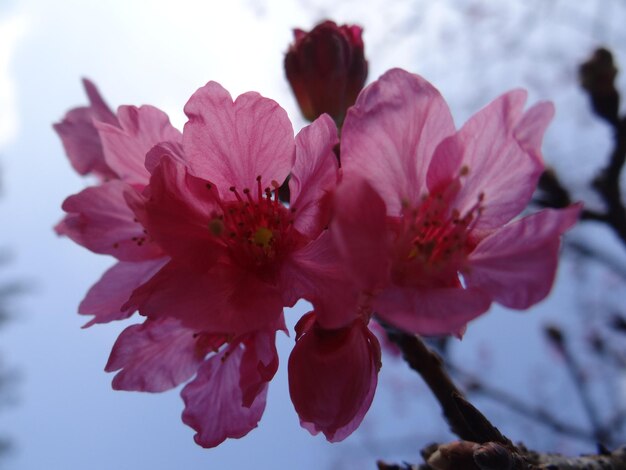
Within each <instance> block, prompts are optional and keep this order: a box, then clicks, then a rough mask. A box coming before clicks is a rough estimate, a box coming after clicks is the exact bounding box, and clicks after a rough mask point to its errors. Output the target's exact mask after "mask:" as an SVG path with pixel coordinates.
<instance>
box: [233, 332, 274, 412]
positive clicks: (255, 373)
mask: <svg viewBox="0 0 626 470" xmlns="http://www.w3.org/2000/svg"><path fill="white" fill-rule="evenodd" d="M245 345H246V349H245V352H244V353H243V357H242V358H241V371H240V373H241V379H240V381H239V386H240V387H241V391H242V404H243V406H248V407H250V406H252V405H253V403H254V400H256V397H257V396H258V395H259V394H260V393H262V392H263V390H264V388H265V387H266V386H267V383H268V382H269V381H270V380H272V378H273V377H274V374H276V370H278V352H277V351H276V331H275V330H273V329H270V330H267V331H259V332H258V333H255V334H253V335H250V337H249V338H247V339H246V340H245Z"/></svg>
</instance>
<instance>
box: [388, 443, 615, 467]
mask: <svg viewBox="0 0 626 470" xmlns="http://www.w3.org/2000/svg"><path fill="white" fill-rule="evenodd" d="M423 457H424V460H425V461H426V463H424V464H422V465H419V466H418V465H412V464H402V465H396V464H387V463H384V462H378V469H379V470H624V469H625V468H626V446H623V447H620V448H618V449H616V450H615V451H613V452H606V453H600V454H594V455H583V456H580V457H565V456H562V455H559V454H545V453H540V452H535V451H532V450H528V449H526V448H524V447H520V448H518V449H516V450H514V451H512V450H510V449H507V448H506V447H503V446H501V445H499V444H497V443H493V442H489V443H486V444H478V443H475V442H469V441H456V442H451V443H448V444H442V445H431V446H429V447H427V448H426V449H424V451H423Z"/></svg>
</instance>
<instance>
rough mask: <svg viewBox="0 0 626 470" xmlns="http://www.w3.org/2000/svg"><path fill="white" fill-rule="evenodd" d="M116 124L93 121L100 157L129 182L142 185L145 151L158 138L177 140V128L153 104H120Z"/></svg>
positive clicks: (180, 138)
mask: <svg viewBox="0 0 626 470" xmlns="http://www.w3.org/2000/svg"><path fill="white" fill-rule="evenodd" d="M117 116H118V119H119V125H120V127H117V126H111V125H109V124H103V123H97V124H96V127H97V128H98V131H99V133H100V138H101V139H102V147H103V149H104V158H105V159H106V162H107V164H108V165H109V166H110V167H111V168H112V169H113V170H114V171H115V172H116V173H117V174H118V176H119V178H120V179H121V180H123V181H125V182H127V183H129V184H134V185H146V184H147V183H148V179H149V177H150V174H149V173H148V171H147V170H146V168H145V163H144V162H145V159H146V153H147V152H148V150H150V149H151V148H152V147H154V146H155V145H156V144H158V143H160V142H167V141H171V142H174V143H177V142H180V141H181V140H182V136H181V133H180V131H178V130H177V129H176V128H174V127H173V126H172V125H171V124H170V120H169V118H168V117H167V114H165V113H164V112H163V111H161V110H159V109H157V108H155V107H153V106H142V107H140V108H136V107H135V106H120V107H119V109H118V111H117Z"/></svg>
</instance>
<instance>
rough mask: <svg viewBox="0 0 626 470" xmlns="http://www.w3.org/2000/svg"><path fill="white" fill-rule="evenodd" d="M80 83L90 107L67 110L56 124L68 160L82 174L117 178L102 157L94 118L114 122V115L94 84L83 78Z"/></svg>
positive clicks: (115, 122) (55, 128)
mask: <svg viewBox="0 0 626 470" xmlns="http://www.w3.org/2000/svg"><path fill="white" fill-rule="evenodd" d="M83 85H84V87H85V91H86V92H87V96H88V98H89V101H90V105H89V106H83V107H80V108H74V109H72V110H70V111H69V112H68V113H67V114H66V115H65V117H64V118H63V120H62V121H61V122H59V123H57V124H55V125H54V126H53V127H54V130H55V131H56V132H57V134H59V137H60V138H61V141H62V142H63V147H64V148H65V153H67V156H68V158H69V159H70V163H71V164H72V166H73V167H74V169H75V170H76V171H77V172H78V173H79V174H81V175H87V174H95V175H96V176H98V177H100V178H101V179H111V178H117V175H116V174H115V172H114V171H113V170H112V169H111V168H110V167H109V166H108V165H107V163H106V162H105V160H104V152H103V150H102V142H101V141H100V136H99V134H98V131H97V130H96V127H95V125H94V121H101V122H106V123H108V124H111V125H113V126H115V125H117V124H118V123H117V118H116V117H115V114H113V112H112V111H111V110H110V109H109V107H108V106H107V104H106V103H105V102H104V100H103V99H102V97H101V96H100V93H99V92H98V89H97V88H96V86H95V85H94V84H93V83H91V82H90V81H89V80H86V79H84V80H83Z"/></svg>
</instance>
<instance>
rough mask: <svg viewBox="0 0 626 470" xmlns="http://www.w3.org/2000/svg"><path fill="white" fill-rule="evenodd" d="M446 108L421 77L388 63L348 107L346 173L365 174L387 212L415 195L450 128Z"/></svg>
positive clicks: (422, 186)
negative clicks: (381, 72) (436, 150)
mask: <svg viewBox="0 0 626 470" xmlns="http://www.w3.org/2000/svg"><path fill="white" fill-rule="evenodd" d="M454 132H455V128H454V122H453V120H452V116H451V115H450V110H449V109H448V106H447V104H446V102H445V101H444V99H443V98H442V96H441V95H440V94H439V92H438V91H437V90H436V89H435V88H434V87H433V86H432V85H431V84H430V83H428V82H427V81H426V80H424V79H423V78H421V77H419V76H418V75H413V74H410V73H408V72H405V71H404V70H401V69H393V70H390V71H389V72H387V73H385V74H384V75H383V76H382V77H380V79H378V80H377V81H376V82H374V83H372V84H371V85H369V86H368V87H366V88H365V89H364V90H363V91H362V92H361V94H360V95H359V97H358V99H357V102H356V104H355V105H354V106H353V107H352V108H351V109H350V110H349V111H348V116H347V118H346V121H345V123H344V126H343V130H342V137H341V140H342V142H341V165H342V167H343V168H344V171H345V172H346V174H351V175H358V176H361V177H362V178H365V179H367V180H368V181H369V182H370V183H371V184H372V186H373V187H374V189H375V190H376V192H377V193H378V194H380V196H381V197H382V198H383V199H384V201H385V203H386V204H387V209H388V213H389V214H390V215H399V214H400V212H401V209H402V203H403V201H404V200H406V201H409V202H411V203H414V204H415V203H417V202H419V201H420V198H421V196H422V195H423V194H424V193H426V173H427V170H428V166H429V164H430V161H431V158H432V156H433V154H434V152H435V149H436V148H437V146H438V145H439V143H440V142H441V141H442V140H443V139H444V138H446V137H447V136H449V135H452V134H454Z"/></svg>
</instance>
